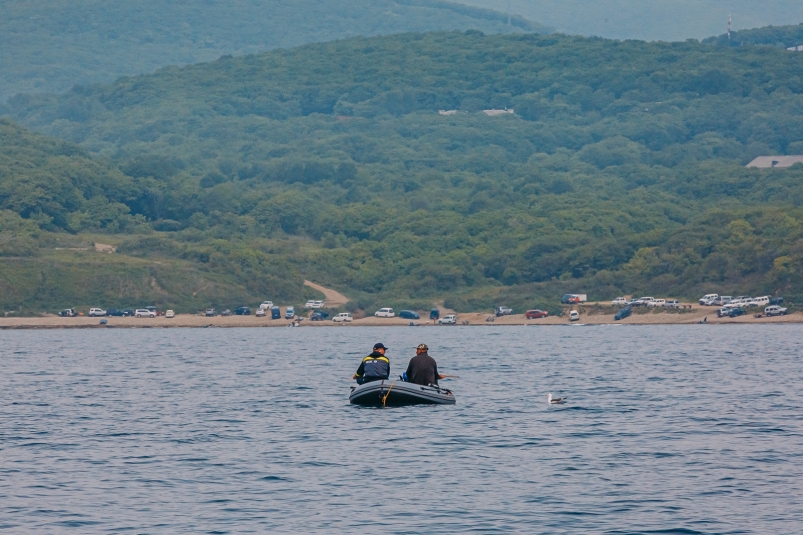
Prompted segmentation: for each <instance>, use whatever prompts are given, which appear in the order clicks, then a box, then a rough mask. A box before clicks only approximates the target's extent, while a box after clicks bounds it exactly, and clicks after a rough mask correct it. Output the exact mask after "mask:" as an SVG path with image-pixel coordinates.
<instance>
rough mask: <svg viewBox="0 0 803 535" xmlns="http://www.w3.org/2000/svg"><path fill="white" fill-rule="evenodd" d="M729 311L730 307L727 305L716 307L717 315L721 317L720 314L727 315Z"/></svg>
mask: <svg viewBox="0 0 803 535" xmlns="http://www.w3.org/2000/svg"><path fill="white" fill-rule="evenodd" d="M730 311H731V309H730V308H728V307H722V308H718V309H717V317H718V318H721V317H722V316H727V315H728V312H730Z"/></svg>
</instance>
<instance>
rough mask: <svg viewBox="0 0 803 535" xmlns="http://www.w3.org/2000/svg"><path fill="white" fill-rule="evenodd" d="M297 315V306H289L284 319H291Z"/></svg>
mask: <svg viewBox="0 0 803 535" xmlns="http://www.w3.org/2000/svg"><path fill="white" fill-rule="evenodd" d="M295 317H296V309H295V307H287V309H286V310H285V311H284V319H286V320H291V319H293V318H295Z"/></svg>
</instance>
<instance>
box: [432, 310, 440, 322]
mask: <svg viewBox="0 0 803 535" xmlns="http://www.w3.org/2000/svg"><path fill="white" fill-rule="evenodd" d="M440 317H441V311H440V310H438V309H437V308H433V309H432V310H430V311H429V319H431V320H437V319H438V318H440Z"/></svg>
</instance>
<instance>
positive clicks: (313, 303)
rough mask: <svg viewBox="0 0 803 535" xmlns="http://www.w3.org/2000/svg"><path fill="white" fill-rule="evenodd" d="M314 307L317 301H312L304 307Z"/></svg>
mask: <svg viewBox="0 0 803 535" xmlns="http://www.w3.org/2000/svg"><path fill="white" fill-rule="evenodd" d="M314 306H315V301H313V300H312V299H310V300H309V301H307V304H305V305H304V308H313V307H314Z"/></svg>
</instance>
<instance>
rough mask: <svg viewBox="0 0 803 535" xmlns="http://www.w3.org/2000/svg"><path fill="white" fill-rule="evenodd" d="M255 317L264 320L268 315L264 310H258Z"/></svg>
mask: <svg viewBox="0 0 803 535" xmlns="http://www.w3.org/2000/svg"><path fill="white" fill-rule="evenodd" d="M254 316H256V317H257V318H264V317H265V316H267V314H266V313H265V309H264V308H258V309H257V311H256V313H254Z"/></svg>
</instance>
